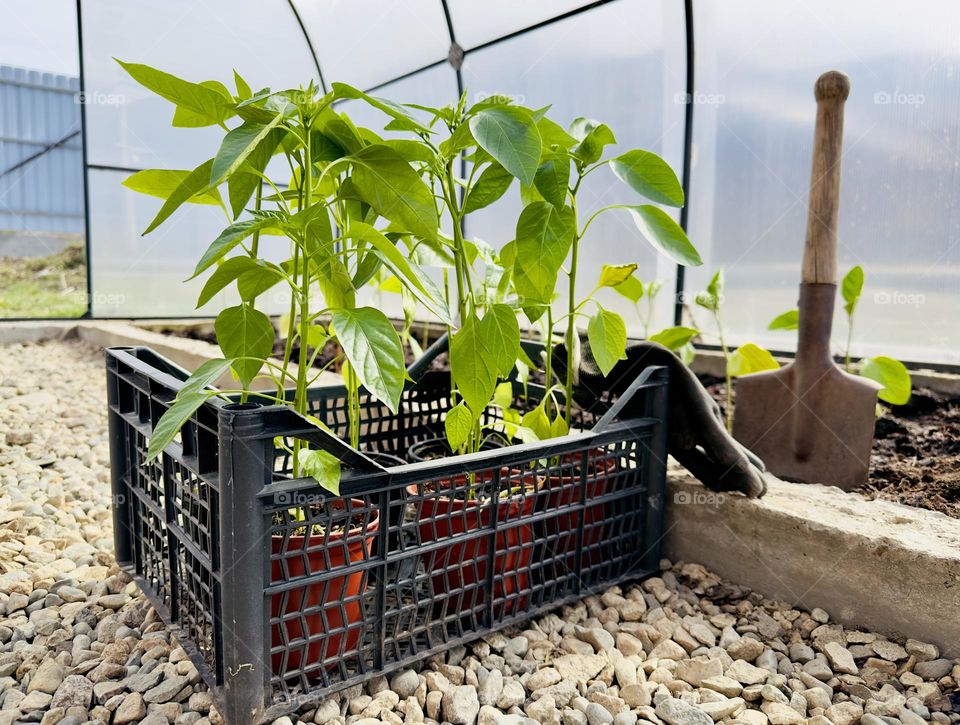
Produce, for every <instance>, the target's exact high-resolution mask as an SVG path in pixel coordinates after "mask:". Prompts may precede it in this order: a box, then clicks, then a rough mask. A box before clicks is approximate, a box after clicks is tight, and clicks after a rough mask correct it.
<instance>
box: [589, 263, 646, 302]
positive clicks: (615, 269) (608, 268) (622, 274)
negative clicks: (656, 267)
mask: <svg viewBox="0 0 960 725" xmlns="http://www.w3.org/2000/svg"><path fill="white" fill-rule="evenodd" d="M636 270H637V265H636V264H633V263H631V264H605V265H603V267H601V268H600V281H599V282H597V287H616V286H617V285H621V284H623V283H624V282H626V281H627V280H628V279H630V278H631V277H632V276H633V273H634V272H635V271H636ZM642 287H643V284H642V283H641V288H642ZM638 299H639V298H638Z"/></svg>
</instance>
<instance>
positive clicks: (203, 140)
mask: <svg viewBox="0 0 960 725" xmlns="http://www.w3.org/2000/svg"><path fill="white" fill-rule="evenodd" d="M82 11H83V51H84V75H85V78H84V80H85V85H86V90H87V96H88V98H89V101H88V103H87V146H88V150H87V159H88V163H90V164H93V165H103V166H120V167H131V168H135V169H144V168H169V169H187V168H189V169H192V168H194V167H195V166H197V165H198V164H199V163H201V162H202V161H204V160H206V159H207V158H209V157H210V156H212V155H213V153H214V152H215V151H216V148H217V146H218V145H219V142H220V139H221V138H222V136H223V133H222V131H221V130H220V129H218V128H215V127H213V128H205V129H197V128H173V127H172V126H171V125H170V121H171V119H172V118H173V106H172V105H171V104H170V103H169V102H168V101H166V100H164V99H162V98H160V97H159V96H157V95H155V94H154V93H152V92H150V91H148V90H147V89H146V88H144V87H143V86H141V85H140V84H138V83H137V82H136V81H134V80H133V79H132V78H131V77H130V76H129V75H128V74H127V73H126V71H124V70H123V68H121V67H120V66H119V65H118V64H117V62H116V61H115V60H114V58H119V59H120V60H123V61H126V62H134V63H144V64H146V65H151V66H155V67H157V68H160V69H162V70H165V71H167V72H169V73H173V74H174V75H178V76H180V77H182V78H186V79H188V80H191V81H197V82H199V81H204V80H218V81H221V82H223V83H225V84H227V85H228V87H232V79H233V71H234V69H236V70H237V71H238V72H239V73H240V74H241V75H242V76H243V77H244V78H245V79H246V80H247V81H248V82H249V84H250V86H251V87H252V88H255V89H259V88H263V87H265V86H271V87H273V88H286V87H294V88H296V87H297V86H299V85H300V84H301V83H304V84H305V83H308V82H309V81H310V80H311V79H313V80H317V70H316V64H315V63H314V60H313V56H312V55H311V54H310V49H309V47H308V46H307V42H306V39H305V38H304V36H303V33H302V31H301V30H300V26H299V24H298V23H297V19H296V16H295V15H294V14H293V12H292V11H291V10H290V7H289V5H287V3H285V2H280V1H279V0H273V1H272V2H242V3H237V2H231V0H204V2H195V0H168V1H167V2H163V3H150V2H143V1H142V0H137V1H136V2H131V1H130V0H96V2H89V0H87V1H86V2H83V4H82ZM95 241H96V240H95Z"/></svg>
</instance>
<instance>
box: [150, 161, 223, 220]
mask: <svg viewBox="0 0 960 725" xmlns="http://www.w3.org/2000/svg"><path fill="white" fill-rule="evenodd" d="M212 166H213V159H209V160H208V161H204V162H203V163H202V164H200V165H199V166H198V167H197V168H195V169H194V170H193V171H191V172H190V173H189V174H187V175H186V176H185V177H184V179H183V181H181V182H180V183H179V184H178V185H177V187H176V188H175V189H174V190H173V192H172V193H171V194H170V196H169V197H167V200H166V201H165V202H164V203H163V206H161V207H160V211H158V212H157V215H156V216H155V217H154V218H153V221H152V222H150V226H148V227H147V228H146V229H144V230H143V233H144V234H149V233H150V232H152V231H153V230H154V229H156V228H157V227H158V226H160V225H161V224H162V223H163V222H164V221H165V220H166V218H167V217H169V216H170V215H171V214H173V212H175V211H176V210H177V209H179V208H180V206H181V205H183V204H186V203H187V202H188V201H189V200H191V199H193V198H194V197H196V196H198V195H200V194H202V193H205V192H206V191H207V190H208V189H209V188H210V169H211V168H212Z"/></svg>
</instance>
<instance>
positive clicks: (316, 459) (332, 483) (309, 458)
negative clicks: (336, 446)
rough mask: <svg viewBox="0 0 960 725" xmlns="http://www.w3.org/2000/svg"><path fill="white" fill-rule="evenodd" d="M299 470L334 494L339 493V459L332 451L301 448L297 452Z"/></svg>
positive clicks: (337, 494)
mask: <svg viewBox="0 0 960 725" xmlns="http://www.w3.org/2000/svg"><path fill="white" fill-rule="evenodd" d="M297 463H298V464H300V472H301V473H303V474H304V475H306V476H310V477H311V478H313V479H315V480H316V482H317V483H319V484H320V487H321V488H324V489H326V490H327V491H329V492H330V493H332V494H333V495H334V496H339V495H340V461H339V460H338V459H337V457H336V456H334V455H333V454H332V453H328V452H327V451H317V450H312V449H309V448H301V449H300V450H299V451H298V452H297Z"/></svg>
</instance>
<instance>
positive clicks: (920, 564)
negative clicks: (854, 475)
mask: <svg viewBox="0 0 960 725" xmlns="http://www.w3.org/2000/svg"><path fill="white" fill-rule="evenodd" d="M664 530H665V531H666V534H665V537H666V540H665V542H664V544H665V555H666V556H667V557H669V558H670V559H671V560H673V561H691V562H698V563H701V564H703V565H705V566H707V567H708V568H710V569H712V570H713V571H715V572H716V573H717V574H719V575H721V576H723V577H725V578H727V579H730V580H731V581H734V582H736V583H738V584H743V585H745V586H748V587H751V588H752V589H754V590H756V591H758V592H760V593H761V594H763V595H765V596H767V597H771V598H774V599H779V600H783V601H787V602H790V603H793V604H798V605H801V606H803V607H806V608H808V609H812V608H814V607H822V608H823V609H825V610H827V611H828V612H829V613H830V615H831V617H832V618H834V619H836V620H837V621H839V622H842V623H843V624H844V625H847V626H850V627H854V628H864V629H869V630H872V631H878V632H883V633H886V634H889V635H901V636H904V637H913V638H915V639H919V640H923V641H927V642H933V643H935V644H937V645H938V646H939V647H940V649H941V651H942V652H943V653H944V655H945V656H950V657H960V616H958V615H960V520H957V519H953V518H950V517H948V516H946V515H944V514H941V513H938V512H934V511H927V510H925V509H918V508H913V507H909V506H904V505H902V504H897V503H892V502H889V501H868V500H866V499H864V498H863V497H862V496H859V495H857V494H851V493H845V492H843V491H841V490H840V489H838V488H834V487H828V486H822V485H818V484H798V483H787V482H784V481H780V480H777V479H773V480H772V481H770V487H769V490H768V493H767V495H766V496H764V497H763V498H762V499H759V500H755V499H753V500H752V499H747V498H744V497H742V496H740V495H739V494H715V493H713V492H711V491H709V490H708V489H706V488H704V487H703V486H702V485H701V484H700V483H699V482H697V481H696V480H695V479H693V478H691V477H690V476H688V475H686V474H683V475H672V476H671V477H670V481H669V491H668V503H667V521H666V525H665V529H664Z"/></svg>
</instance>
